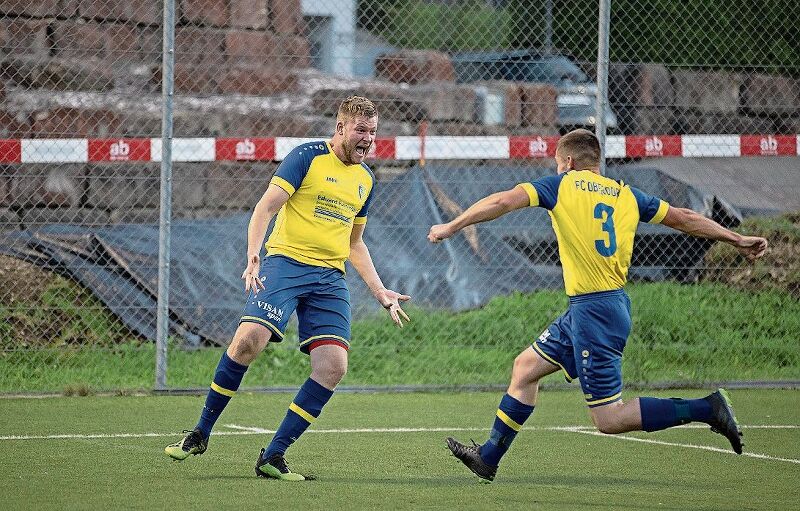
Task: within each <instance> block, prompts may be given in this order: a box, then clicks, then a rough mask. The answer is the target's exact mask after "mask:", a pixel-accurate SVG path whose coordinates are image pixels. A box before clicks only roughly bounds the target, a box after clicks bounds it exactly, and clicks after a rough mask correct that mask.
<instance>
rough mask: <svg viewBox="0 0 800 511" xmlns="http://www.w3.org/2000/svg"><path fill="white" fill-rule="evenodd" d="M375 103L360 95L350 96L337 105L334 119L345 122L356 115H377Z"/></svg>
mask: <svg viewBox="0 0 800 511" xmlns="http://www.w3.org/2000/svg"><path fill="white" fill-rule="evenodd" d="M377 116H378V109H377V108H375V103H373V102H372V101H370V100H368V99H367V98H365V97H362V96H350V97H349V98H347V99H345V100H344V101H342V104H340V105H339V111H338V112H337V114H336V120H337V121H341V122H346V121H349V120H351V119H355V118H356V117H377Z"/></svg>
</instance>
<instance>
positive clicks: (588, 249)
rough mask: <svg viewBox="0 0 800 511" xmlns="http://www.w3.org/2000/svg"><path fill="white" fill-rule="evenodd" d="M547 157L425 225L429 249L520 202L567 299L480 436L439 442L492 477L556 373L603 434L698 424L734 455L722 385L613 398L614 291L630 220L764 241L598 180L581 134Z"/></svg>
mask: <svg viewBox="0 0 800 511" xmlns="http://www.w3.org/2000/svg"><path fill="white" fill-rule="evenodd" d="M555 159H556V164H557V166H558V174H557V175H555V176H547V177H543V178H541V179H537V180H535V181H533V182H532V183H522V184H519V185H517V186H516V187H514V188H512V189H511V190H507V191H504V192H500V193H495V194H492V195H489V196H488V197H485V198H483V199H481V200H480V201H478V202H476V203H475V204H473V205H472V206H470V207H469V208H468V209H467V210H466V211H464V212H463V213H462V214H461V215H459V216H458V217H457V218H455V219H454V220H453V221H451V222H449V223H446V224H440V225H434V226H432V227H431V229H430V233H429V234H428V240H429V241H431V242H433V243H438V242H440V241H442V240H445V239H447V238H449V237H451V236H453V235H454V234H455V233H457V232H458V231H459V230H461V229H463V228H464V227H466V226H468V225H472V224H475V223H478V222H485V221H488V220H494V219H495V218H498V217H500V216H502V215H504V214H506V213H508V212H510V211H514V210H516V209H520V208H524V207H527V206H540V207H543V208H545V209H547V210H548V212H549V214H550V217H551V219H552V222H553V229H554V230H555V233H556V238H557V240H558V251H559V255H560V258H561V263H562V266H563V275H564V286H565V288H566V292H567V295H569V308H568V309H567V311H566V312H565V313H564V314H562V315H561V316H560V317H559V318H558V319H556V320H555V321H554V322H553V323H552V324H551V325H550V326H549V327H548V328H547V329H546V330H545V331H544V333H542V335H541V336H540V337H539V338H538V339H537V340H536V341H534V343H533V344H532V345H531V347H530V348H527V349H525V350H524V351H523V352H522V353H520V354H519V355H518V356H517V358H516V360H514V367H513V370H512V374H511V383H510V385H509V387H508V391H507V393H506V394H505V396H503V398H502V400H501V401H500V406H499V409H498V410H497V415H496V417H495V420H494V424H493V426H492V429H491V432H490V434H489V440H488V441H487V442H486V443H484V444H483V445H478V444H475V443H474V442H473V445H472V446H467V445H464V444H461V443H459V442H458V441H456V440H454V439H453V438H448V439H447V445H448V447H449V448H450V450H451V451H452V453H453V454H454V455H455V456H456V457H457V458H458V459H459V460H461V461H462V462H463V463H464V464H465V465H466V466H467V467H469V469H470V470H472V471H473V472H474V473H475V474H476V475H478V476H479V477H481V478H483V479H486V480H489V481H491V480H493V479H494V477H495V474H496V472H497V466H498V464H499V462H500V458H501V457H502V456H503V455H504V454H505V452H506V451H507V450H508V448H509V446H510V444H511V442H512V440H513V439H514V437H515V436H516V434H517V432H518V431H519V430H520V428H521V427H522V425H523V423H524V422H525V420H526V419H527V418H528V417H529V416H530V415H531V413H532V412H533V408H534V405H535V404H536V396H537V392H538V389H539V380H540V379H541V378H542V377H544V376H546V375H548V374H550V373H553V372H556V371H558V370H559V369H561V370H562V371H563V372H564V374H565V376H566V378H567V380H568V381H571V380H573V379H575V378H580V383H581V389H582V390H583V394H584V397H585V399H586V404H587V405H588V406H589V413H590V415H591V417H592V422H593V423H594V425H595V426H596V427H597V429H599V430H600V431H601V432H603V433H612V434H614V433H624V432H626V431H637V430H644V431H659V430H662V429H666V428H669V427H672V426H676V425H679V424H686V423H688V422H692V421H700V422H705V423H706V424H709V425H710V426H711V429H712V431H715V432H717V433H721V434H722V435H724V436H725V437H726V438H727V439H728V440H729V441H730V443H731V446H732V447H733V450H734V451H736V452H737V453H739V454H741V452H742V440H741V436H742V433H741V430H740V429H739V426H738V424H737V422H736V417H735V416H734V414H733V409H732V408H731V403H730V400H729V398H728V396H727V394H726V392H725V391H724V390H722V389H719V390H717V391H716V392H714V393H713V394H711V395H709V396H706V397H705V398H702V399H658V398H652V397H640V398H636V399H632V400H630V401H627V402H623V401H622V351H623V349H624V348H625V343H626V341H627V339H628V334H629V333H630V329H631V315H630V300H629V298H628V295H627V294H626V293H625V291H624V290H623V289H622V288H623V286H624V285H625V281H626V278H627V273H628V266H629V265H630V261H631V254H632V252H633V238H634V235H635V233H636V227H637V225H638V223H639V222H640V221H641V222H650V223H662V224H664V225H667V226H669V227H672V228H674V229H677V230H679V231H682V232H685V233H687V234H691V235H693V236H698V237H703V238H709V239H712V240H717V241H724V242H726V243H730V244H731V245H733V246H734V247H736V248H737V249H738V250H739V252H740V253H742V254H744V255H745V256H747V257H748V258H749V259H751V260H754V259H757V258H759V257H761V256H762V255H763V254H764V252H765V251H766V249H767V240H766V239H764V238H759V237H754V236H741V235H739V234H737V233H735V232H732V231H729V230H728V229H725V228H724V227H722V226H721V225H719V224H718V223H716V222H714V221H713V220H709V219H708V218H706V217H704V216H702V215H700V214H698V213H695V212H694V211H691V210H689V209H683V208H676V207H671V206H669V205H668V204H667V203H666V202H664V201H662V200H659V199H657V198H655V197H652V196H649V195H646V194H645V193H643V192H641V191H639V190H637V189H636V188H633V187H631V186H628V185H626V184H624V183H621V182H617V181H614V180H612V179H609V178H607V177H604V176H602V175H600V170H599V169H600V144H599V142H598V140H597V138H596V137H595V136H594V134H592V133H591V132H590V131H587V130H583V129H580V130H575V131H572V132H570V133H568V134H567V135H565V136H564V137H562V138H561V139H560V140H559V142H558V146H557V147H556V155H555Z"/></svg>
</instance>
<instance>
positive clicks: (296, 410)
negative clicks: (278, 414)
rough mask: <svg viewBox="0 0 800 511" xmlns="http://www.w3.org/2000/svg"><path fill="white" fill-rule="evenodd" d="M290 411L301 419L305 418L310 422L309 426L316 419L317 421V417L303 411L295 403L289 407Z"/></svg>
mask: <svg viewBox="0 0 800 511" xmlns="http://www.w3.org/2000/svg"><path fill="white" fill-rule="evenodd" d="M289 410H291V411H293V412H294V413H296V414H297V415H299V416H300V417H302V418H304V419H305V420H306V421H308V423H309V424H311V423H312V422H314V419H316V417H314V416H313V415H311V414H310V413H308V412H307V411H305V410H303V409H302V408H300V407H299V406H297V405H296V404H294V403H292V404H290V405H289Z"/></svg>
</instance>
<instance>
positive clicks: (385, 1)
mask: <svg viewBox="0 0 800 511" xmlns="http://www.w3.org/2000/svg"><path fill="white" fill-rule="evenodd" d="M163 5H164V2H162V1H159V2H146V1H143V0H134V1H128V2H121V1H119V0H86V1H84V2H77V1H74V0H0V37H2V55H1V56H0V57H1V59H2V81H0V105H1V106H2V108H0V130H2V132H1V133H0V235H2V243H1V244H0V245H1V246H0V323H1V324H0V339H2V342H1V344H2V346H0V350H1V351H0V366H2V371H0V391H2V392H12V391H29V390H32V391H52V390H62V389H63V388H65V387H66V388H68V389H71V391H83V390H86V389H87V388H90V389H94V390H113V389H131V388H152V386H153V382H154V381H155V374H154V372H155V369H154V368H155V365H156V364H155V356H156V350H155V347H154V341H155V338H156V335H157V334H156V331H157V325H156V318H157V315H156V303H157V294H158V274H159V265H158V250H159V226H158V223H159V190H160V175H161V174H160V172H161V163H160V160H161V154H162V147H163V146H162V140H161V134H162V115H163V113H164V112H163V108H162V107H163V103H162V87H164V80H163V77H162V74H164V73H162V71H163V62H164V61H165V60H164V52H163V41H164V30H163V29H164V21H163V20H164V16H163V14H164V13H163ZM167 5H170V2H168V3H167ZM174 8H175V41H174V48H175V52H174V62H175V63H174V96H173V111H172V118H173V119H174V137H175V138H174V140H173V141H172V157H173V164H172V167H171V168H172V182H171V197H170V203H171V207H172V219H173V220H174V221H173V222H172V226H171V227H172V238H171V240H172V254H171V256H172V258H171V266H170V283H171V286H170V293H169V305H170V308H169V316H168V324H169V329H170V343H169V355H168V359H167V361H168V365H167V367H168V370H167V375H166V376H167V379H166V381H167V385H168V386H169V387H172V388H177V387H203V386H205V385H206V384H207V382H208V380H209V379H210V377H211V374H212V370H213V367H214V365H215V364H216V362H217V360H218V357H219V354H220V351H221V350H220V348H219V346H222V345H225V344H226V343H227V342H228V341H229V340H230V337H231V335H232V334H233V331H234V330H235V328H236V324H237V321H238V318H239V316H240V313H241V309H242V306H243V304H244V299H245V295H244V293H243V291H242V286H241V283H240V281H239V280H238V276H239V274H240V273H241V271H242V269H243V267H244V252H245V247H246V245H245V229H246V225H247V220H248V218H249V214H250V211H251V210H252V208H253V206H254V205H255V203H256V202H257V201H258V199H259V198H260V197H261V195H262V193H263V192H264V190H265V188H266V185H267V183H268V182H269V179H270V177H271V175H272V173H273V172H274V170H275V169H276V168H277V165H278V163H279V161H280V160H281V159H282V158H283V157H284V156H285V155H286V154H287V153H288V152H289V150H290V149H291V148H292V147H293V146H295V145H297V144H298V143H300V142H301V141H302V140H319V139H322V138H326V137H329V136H330V134H331V133H332V131H333V127H334V115H335V112H336V109H337V107H338V105H339V102H340V101H341V100H342V99H344V98H345V97H347V96H348V95H350V94H353V93H359V94H361V95H365V96H367V97H369V98H371V99H373V101H375V103H376V104H377V106H378V109H379V113H380V126H379V131H378V137H379V139H378V141H377V143H376V145H375V147H374V150H373V153H372V154H371V158H370V165H371V167H372V168H373V170H374V171H375V173H376V176H377V178H378V184H377V189H376V190H377V191H376V193H377V194H378V195H377V197H376V201H375V203H374V205H373V207H372V209H371V211H370V222H369V226H368V228H367V231H366V234H365V236H366V240H367V243H368V245H369V246H370V249H371V251H372V253H373V257H374V259H375V263H376V266H377V268H378V270H379V273H381V274H382V276H383V278H384V280H385V282H386V284H387V286H389V287H392V288H394V289H397V290H399V291H404V292H408V293H409V294H411V295H412V296H413V298H414V299H413V302H412V303H413V304H414V305H413V306H412V307H411V309H410V314H411V315H412V317H413V321H412V324H411V325H409V326H408V327H407V328H405V329H403V330H395V329H393V327H392V326H391V323H390V321H389V320H388V319H387V318H386V317H383V316H381V312H382V311H381V310H380V308H379V307H377V306H376V304H375V303H373V301H372V300H371V298H370V297H369V295H368V293H367V292H366V291H365V289H364V287H363V284H362V283H361V282H360V280H359V279H358V277H357V276H356V275H355V272H354V271H350V272H349V277H348V280H349V282H350V286H351V289H352V292H353V307H354V320H355V324H354V329H353V342H352V344H353V350H352V351H351V368H350V372H349V374H348V376H347V379H346V380H345V384H350V385H356V386H372V385H377V386H383V385H391V386H399V385H470V384H480V385H488V384H503V383H504V382H505V381H506V379H507V373H508V368H509V366H510V363H511V361H512V360H513V357H514V356H515V355H516V353H518V352H519V351H520V350H521V349H522V348H523V347H524V346H525V345H526V344H528V343H530V341H531V340H532V339H534V338H535V337H537V336H538V335H539V333H540V332H541V331H542V330H543V329H544V328H545V327H546V326H547V324H548V323H549V322H550V321H551V320H552V319H554V318H555V317H556V316H557V315H558V314H560V313H561V312H562V310H563V309H564V307H565V306H566V299H565V298H564V295H563V291H562V290H561V286H562V282H561V276H560V266H559V260H558V253H557V248H556V245H555V238H554V235H553V233H552V230H551V228H550V227H549V220H548V219H547V216H546V215H545V214H544V213H543V212H542V211H539V210H536V211H534V210H527V211H524V212H518V213H515V214H513V215H509V216H508V217H507V218H503V219H502V220H501V221H498V222H496V223H492V224H486V225H481V226H478V227H476V228H473V229H469V230H467V231H466V232H465V233H464V235H463V236H459V237H458V238H457V239H454V240H453V241H452V242H450V243H447V244H445V246H437V247H432V246H430V245H428V244H427V242H426V241H425V235H426V234H427V231H428V228H429V226H430V225H431V224H433V223H437V222H439V221H441V220H447V219H450V218H452V217H453V216H454V215H456V214H458V212H460V211H462V210H463V209H464V208H466V207H467V206H468V205H469V204H470V203H471V202H472V201H474V200H476V199H478V198H480V197H481V196H483V195H486V194H488V193H490V192H494V191H498V190H501V189H505V188H509V187H511V186H513V185H514V184H515V183H518V182H522V181H529V180H531V179H534V178H536V177H539V176H542V175H545V174H547V173H550V172H553V171H554V165H553V163H552V161H551V160H552V156H553V151H554V146H555V143H556V141H557V139H558V135H560V134H563V133H565V132H567V131H569V130H570V129H573V128H575V127H587V128H589V129H594V126H595V125H596V124H597V123H596V120H597V119H598V117H597V115H598V113H597V112H598V110H597V107H596V105H597V98H596V90H597V85H596V84H597V81H596V80H597V70H598V68H599V66H598V57H597V55H598V51H597V48H598V40H599V37H598V3H597V2H594V1H588V0H583V1H577V2H555V1H553V0H543V1H542V2H527V1H522V0H483V1H479V0H463V1H459V0H313V1H308V0H304V1H301V0H174ZM797 19H800V2H796V1H792V2H769V1H767V2H760V3H757V4H756V3H752V2H716V1H715V2H708V1H704V2H699V1H692V2H681V1H678V0H654V1H652V2H642V1H637V0H626V1H623V0H614V1H613V2H612V3H611V28H610V34H609V48H610V51H609V53H610V66H609V74H608V105H609V106H608V108H607V109H606V110H605V112H604V113H603V120H604V121H605V125H606V127H607V132H608V138H607V142H606V156H607V157H608V158H609V162H608V163H609V168H608V171H607V172H608V174H609V175H612V176H614V177H619V178H622V179H623V180H625V181H626V182H630V183H633V184H634V185H636V186H638V187H640V188H642V189H644V190H646V191H648V192H650V193H653V194H656V195H659V196H661V197H663V198H665V199H667V200H669V201H670V202H671V203H672V204H675V205H678V206H687V207H692V208H694V209H696V210H698V211H701V212H702V213H704V214H706V215H707V216H710V217H712V218H714V219H716V220H718V221H720V222H721V223H723V224H725V225H728V226H737V225H739V223H740V222H741V221H742V219H745V222H748V223H746V224H745V227H744V228H745V229H748V230H750V231H752V232H763V233H766V234H767V235H768V236H770V241H771V243H772V245H773V250H772V252H771V255H770V256H769V257H768V258H767V259H766V260H765V262H763V263H759V265H757V266H755V267H749V266H747V265H744V264H743V263H742V261H741V260H739V259H737V258H736V257H735V256H734V255H732V254H730V253H728V252H726V251H725V250H721V249H720V248H719V247H711V244H709V243H705V242H697V241H692V240H689V239H688V238H686V237H682V236H675V235H674V234H673V233H671V232H669V231H668V230H667V229H666V228H660V227H651V226H642V228H641V229H640V236H639V238H638V241H637V245H636V250H635V253H634V260H633V267H632V269H631V275H630V276H631V280H633V281H634V282H633V285H632V286H631V294H632V296H633V299H634V307H635V316H634V332H635V334H634V336H633V337H632V340H631V343H630V346H629V348H628V350H627V351H626V360H627V361H626V364H627V366H626V378H628V380H629V381H637V382H662V383H663V382H667V381H678V382H687V383H698V382H703V381H709V380H731V379H745V380H748V379H767V380H788V379H798V378H800V347H799V346H798V343H797V340H796V339H797V333H798V331H800V325H798V323H797V321H798V320H797V319H796V318H797V317H800V310H798V292H800V276H799V274H800V269H799V265H798V256H797V253H798V250H797V246H798V245H797V242H798V239H800V234H798V224H799V223H800V219H798V217H797V215H796V214H795V215H794V216H791V215H789V216H778V215H781V214H786V213H791V212H792V211H794V212H797V211H800V194H798V193H797V186H796V182H797V178H798V177H800V159H798V153H800V138H799V137H800V136H799V135H798V133H800V28H798V25H797V22H796V20H797ZM166 75H167V76H168V75H169V73H166ZM751 217H752V218H751ZM709 249H710V250H709ZM517 292H521V293H522V294H519V293H517ZM636 332H638V333H636ZM296 346H297V334H296V328H294V327H292V326H291V325H290V329H289V332H288V335H287V341H286V342H284V343H282V344H280V345H274V346H271V347H270V348H268V350H267V352H265V354H263V355H262V356H261V357H260V359H259V360H258V361H257V362H256V364H257V366H258V369H256V370H251V373H250V376H248V379H247V380H246V381H245V386H251V387H263V386H280V385H294V384H296V383H299V382H301V381H302V380H303V379H305V377H306V376H307V360H306V357H305V356H304V355H301V354H300V353H299V352H297V350H296ZM721 360H725V361H726V363H724V364H720V361H721ZM254 369H255V367H254Z"/></svg>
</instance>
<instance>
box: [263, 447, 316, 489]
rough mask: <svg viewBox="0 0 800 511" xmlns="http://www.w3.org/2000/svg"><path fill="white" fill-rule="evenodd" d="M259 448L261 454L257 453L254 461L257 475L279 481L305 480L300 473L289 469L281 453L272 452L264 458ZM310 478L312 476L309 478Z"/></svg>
mask: <svg viewBox="0 0 800 511" xmlns="http://www.w3.org/2000/svg"><path fill="white" fill-rule="evenodd" d="M265 450H266V449H261V454H259V455H258V461H257V462H256V475H257V476H258V477H266V478H269V479H278V480H281V481H305V480H306V477H305V476H303V475H301V474H295V473H294V472H292V471H291V470H289V465H287V464H286V460H285V459H284V457H283V454H273V455H272V456H270V457H269V459H265V458H264V451H265ZM309 479H312V478H309Z"/></svg>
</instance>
